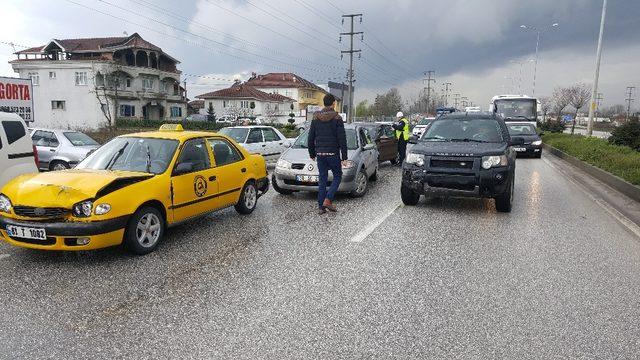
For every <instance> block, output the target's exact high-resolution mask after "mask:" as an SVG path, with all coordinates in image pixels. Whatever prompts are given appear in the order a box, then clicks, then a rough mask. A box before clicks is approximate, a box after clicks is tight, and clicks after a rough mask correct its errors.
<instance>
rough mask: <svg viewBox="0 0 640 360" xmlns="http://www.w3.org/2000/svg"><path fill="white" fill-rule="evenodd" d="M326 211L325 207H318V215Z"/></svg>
mask: <svg viewBox="0 0 640 360" xmlns="http://www.w3.org/2000/svg"><path fill="white" fill-rule="evenodd" d="M326 213H327V209H325V208H320V209H318V215H324V214H326Z"/></svg>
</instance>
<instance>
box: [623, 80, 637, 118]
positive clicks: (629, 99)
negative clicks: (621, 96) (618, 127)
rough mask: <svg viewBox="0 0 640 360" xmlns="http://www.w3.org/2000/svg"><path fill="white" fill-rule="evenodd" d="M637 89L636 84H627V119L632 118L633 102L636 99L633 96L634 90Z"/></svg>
mask: <svg viewBox="0 0 640 360" xmlns="http://www.w3.org/2000/svg"><path fill="white" fill-rule="evenodd" d="M635 90H636V87H635V86H627V98H626V99H625V101H626V102H627V120H629V118H631V103H632V102H634V101H635V99H634V98H633V92H634V91H635Z"/></svg>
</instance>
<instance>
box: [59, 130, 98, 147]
mask: <svg viewBox="0 0 640 360" xmlns="http://www.w3.org/2000/svg"><path fill="white" fill-rule="evenodd" d="M64 136H65V137H66V138H67V139H69V142H71V144H73V146H99V145H100V144H98V142H97V141H95V140H93V139H92V138H90V137H89V135H87V134H84V133H81V132H77V131H70V132H65V133H64Z"/></svg>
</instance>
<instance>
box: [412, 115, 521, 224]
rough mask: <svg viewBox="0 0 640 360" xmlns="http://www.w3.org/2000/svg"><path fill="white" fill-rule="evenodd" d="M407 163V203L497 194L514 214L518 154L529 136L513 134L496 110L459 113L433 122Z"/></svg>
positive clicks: (502, 209)
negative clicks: (426, 198)
mask: <svg viewBox="0 0 640 360" xmlns="http://www.w3.org/2000/svg"><path fill="white" fill-rule="evenodd" d="M411 142H413V143H415V144H414V146H413V147H412V148H411V151H410V152H409V153H408V154H407V158H406V160H405V162H404V164H403V166H402V169H403V171H402V188H401V193H402V201H403V202H404V203H405V205H416V204H417V203H418V201H419V200H420V195H425V196H427V197H431V196H442V197H448V196H451V197H476V198H494V199H495V201H496V209H497V210H498V211H500V212H510V211H511V205H512V201H513V188H514V177H515V170H516V152H515V150H514V149H513V146H520V145H522V144H523V143H524V139H522V138H519V137H514V138H511V137H510V136H509V131H508V130H507V126H506V125H505V123H504V121H503V120H502V119H501V118H500V117H498V116H496V115H494V114H481V113H460V114H457V113H456V114H450V115H444V116H442V117H440V118H438V119H437V120H435V121H433V122H432V123H431V124H430V125H429V127H428V128H427V129H426V130H425V132H424V134H423V135H422V137H420V138H419V139H417V140H415V139H412V141H411Z"/></svg>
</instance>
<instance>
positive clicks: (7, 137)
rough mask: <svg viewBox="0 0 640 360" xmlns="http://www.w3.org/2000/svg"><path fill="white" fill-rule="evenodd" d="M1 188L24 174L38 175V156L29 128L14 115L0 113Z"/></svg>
mask: <svg viewBox="0 0 640 360" xmlns="http://www.w3.org/2000/svg"><path fill="white" fill-rule="evenodd" d="M0 123H1V124H2V126H0V169H2V171H0V188H2V186H3V185H4V184H6V183H7V182H8V181H9V180H11V179H13V178H15V177H17V176H19V175H23V174H28V173H36V172H38V168H37V166H36V164H37V162H38V155H37V153H36V150H35V147H34V146H33V144H32V143H31V139H29V136H28V132H27V126H26V124H25V122H24V120H22V118H21V117H20V116H18V115H16V114H13V113H5V112H0Z"/></svg>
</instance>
